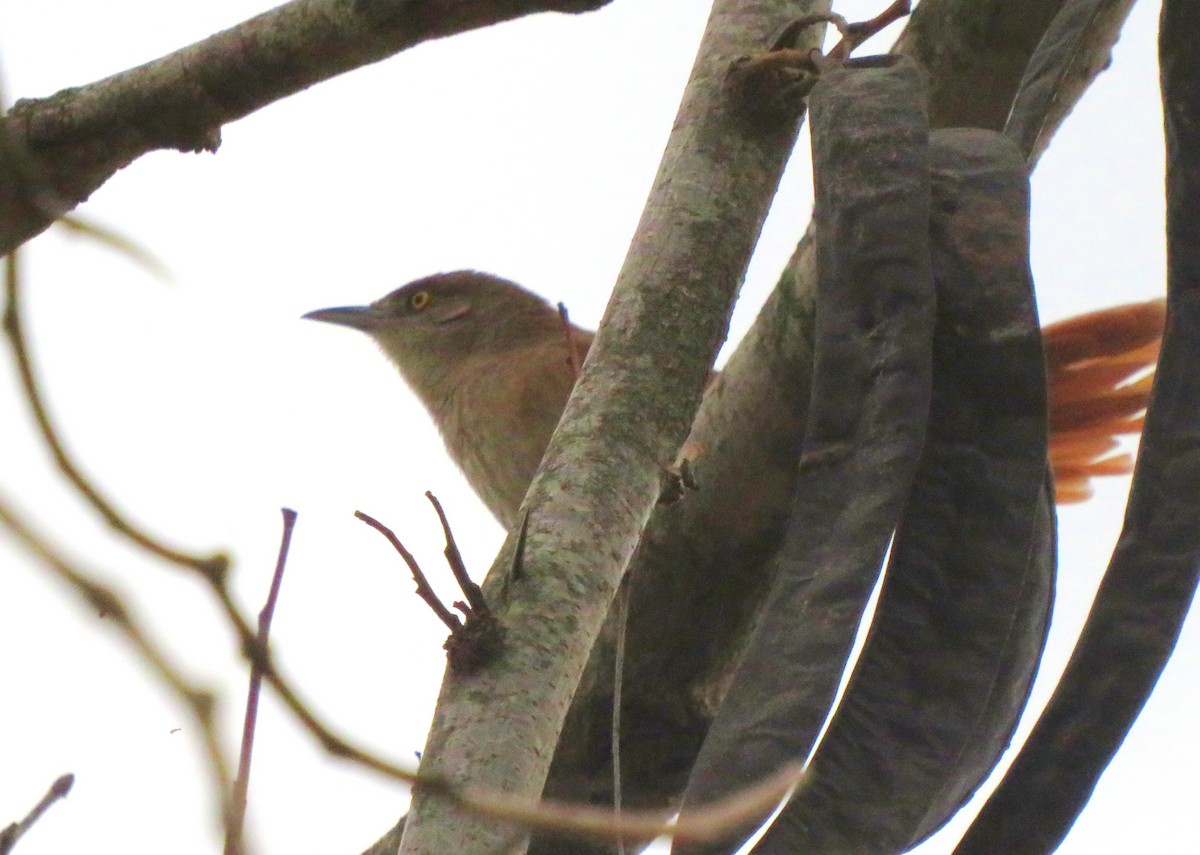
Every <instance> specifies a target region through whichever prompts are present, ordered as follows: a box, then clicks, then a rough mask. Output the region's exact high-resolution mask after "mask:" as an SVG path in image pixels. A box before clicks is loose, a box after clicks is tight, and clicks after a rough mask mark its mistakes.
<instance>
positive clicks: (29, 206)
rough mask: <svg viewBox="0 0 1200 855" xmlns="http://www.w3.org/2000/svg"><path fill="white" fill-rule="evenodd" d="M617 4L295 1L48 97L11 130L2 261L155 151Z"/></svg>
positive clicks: (216, 135)
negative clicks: (422, 48) (268, 110)
mask: <svg viewBox="0 0 1200 855" xmlns="http://www.w3.org/2000/svg"><path fill="white" fill-rule="evenodd" d="M608 2H610V0H475V2H471V3H461V2H453V0H293V2H291V3H287V4H285V5H283V6H280V7H278V8H276V9H272V10H271V11H269V12H264V13H263V14H261V15H258V16H257V17H254V18H251V19H250V20H248V21H244V22H243V23H241V24H238V25H237V26H235V27H231V28H230V29H228V30H224V31H223V32H220V33H216V34H214V35H212V36H209V37H208V38H206V39H204V40H202V41H199V42H196V43H195V44H193V45H190V46H188V47H185V48H182V49H180V50H177V51H175V52H174V53H172V54H168V55H167V56H164V57H162V58H160V59H156V60H154V61H153V62H148V63H146V64H145V65H142V66H139V67H137V68H132V69H129V70H128V71H123V72H121V73H119V74H114V75H113V76H112V77H108V78H105V79H104V80H99V81H97V82H95V83H91V84H88V85H86V86H80V87H75V88H71V89H64V90H63V91H61V92H59V93H57V94H56V95H52V96H50V97H49V98H39V99H33V100H21V101H18V102H17V103H16V105H15V106H14V107H13V108H12V110H11V111H10V112H9V114H8V117H7V122H6V124H7V126H8V127H7V130H6V131H3V129H0V141H2V142H3V143H4V145H0V254H3V253H6V252H8V251H9V250H10V249H12V248H13V247H15V246H18V245H20V244H21V243H22V242H24V241H26V240H28V239H29V238H31V237H33V236H34V235H36V234H38V233H39V232H41V231H42V230H43V229H45V228H46V227H47V226H48V225H50V223H52V222H53V221H54V220H55V219H56V218H58V217H60V216H62V214H64V213H66V212H67V211H69V210H71V209H72V208H74V207H75V206H76V205H78V204H79V203H80V202H82V201H83V200H85V199H86V198H87V197H88V196H89V195H90V194H91V193H92V192H93V191H95V190H96V189H97V188H98V187H99V186H100V185H101V184H103V183H104V182H105V181H107V180H108V179H109V178H110V177H111V176H112V174H113V173H114V172H116V171H117V170H118V169H120V168H122V167H124V166H128V165H129V164H130V163H132V162H133V161H134V160H136V159H137V158H139V157H141V156H142V155H143V154H146V153H147V152H150V151H154V150H156V149H176V150H179V151H195V152H199V151H216V149H217V146H219V145H220V142H221V126H222V125H224V124H225V123H227V122H232V121H234V120H236V119H240V118H242V117H244V116H247V115H249V114H250V113H252V112H254V111H255V110H258V109H260V108H262V107H265V106H267V105H268V104H271V103H273V102H275V101H278V100H279V99H281V98H284V97H286V96H288V95H293V94H295V93H297V92H300V91H302V90H304V89H307V88H308V87H309V86H312V85H313V84H314V83H319V82H320V81H322V80H327V79H329V78H331V77H334V76H336V75H338V74H341V73H343V72H345V71H350V70H351V69H354V68H358V67H360V66H363V65H368V64H370V63H373V62H378V61H379V60H382V59H386V58H387V57H389V56H391V55H393V54H395V53H399V52H400V51H402V50H406V49H407V48H410V47H413V46H414V45H417V44H420V43H421V42H425V41H429V40H430V39H436V38H441V37H443V36H449V35H454V34H455V33H461V32H464V31H466V30H472V29H478V28H480V27H486V26H488V25H490V24H495V23H499V22H501V21H507V20H511V19H513V18H519V17H521V16H523V15H529V14H533V13H535V12H586V11H590V10H593V9H598V8H600V7H602V6H605V5H607V4H608Z"/></svg>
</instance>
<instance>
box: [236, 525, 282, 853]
mask: <svg viewBox="0 0 1200 855" xmlns="http://www.w3.org/2000/svg"><path fill="white" fill-rule="evenodd" d="M295 526H296V512H295V511H293V510H292V509H291V508H284V509H283V536H282V537H281V539H280V542H279V557H278V559H276V561H275V573H274V574H273V575H272V576H271V587H270V590H269V591H268V593H267V601H266V603H265V604H264V605H263V607H262V611H260V612H259V613H258V643H259V644H261V645H262V646H263V647H264V648H266V647H267V641H268V637H269V636H270V633H271V618H272V617H274V615H275V603H276V602H277V601H278V599H279V588H280V586H281V585H282V584H283V571H284V568H285V567H286V566H287V556H288V548H289V547H290V546H291V544H292V530H293V529H294V528H295ZM261 693H262V669H261V668H260V667H259V666H258V665H257V664H256V663H255V662H251V663H250V687H249V689H248V690H247V693H246V715H245V718H244V720H243V723H242V749H241V753H240V754H239V756H238V771H237V777H236V778H235V779H234V781H233V817H232V819H233V822H232V823H231V824H230V826H229V827H228V828H226V829H225V855H237V853H240V852H241V851H242V830H243V828H244V827H245V824H246V800H247V796H248V793H249V791H250V758H251V757H252V756H253V753H254V731H255V727H256V726H257V723H258V698H259V695H260V694H261Z"/></svg>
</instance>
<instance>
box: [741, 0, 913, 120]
mask: <svg viewBox="0 0 1200 855" xmlns="http://www.w3.org/2000/svg"><path fill="white" fill-rule="evenodd" d="M911 11H912V4H911V2H909V0H895V2H893V3H892V4H891V5H890V6H888V8H887V9H885V10H883V11H882V12H880V13H879V14H878V15H876V16H875V17H874V18H871V19H869V20H866V21H856V22H854V23H850V22H848V21H847V20H846V19H845V18H844V17H843V16H842V15H838V14H837V13H830V14H826V15H808V16H806V17H804V18H798V19H796V20H795V21H792V22H791V23H790V24H788V25H787V26H786V27H784V28H783V31H782V32H781V33H780V34H779V35H778V36H777V37H776V38H775V41H774V42H772V44H771V47H770V48H768V49H767V50H766V51H765V52H764V53H761V54H757V55H755V56H742V57H738V58H737V59H736V60H734V61H733V64H732V65H731V66H730V69H729V74H728V76H727V78H726V80H725V85H726V86H727V87H728V88H729V89H730V90H732V91H733V92H735V93H736V97H737V100H738V102H739V104H740V105H741V107H742V108H743V109H744V110H745V111H746V112H747V115H749V116H751V117H752V118H754V119H755V120H756V121H760V122H766V123H769V124H775V123H777V122H780V121H791V120H792V119H793V118H794V117H795V116H796V114H797V113H799V112H801V111H803V110H804V109H805V103H806V99H807V98H808V93H809V92H811V91H812V88H813V86H814V85H816V82H817V78H818V77H819V76H820V74H821V72H822V71H823V70H824V69H826V68H828V67H829V66H831V65H841V64H843V63H845V62H846V61H847V60H848V59H850V54H852V53H853V52H854V51H855V50H856V49H857V48H858V46H859V45H861V44H862V43H863V42H865V41H866V40H867V39H869V38H871V37H872V36H874V35H875V34H877V33H879V32H880V31H881V30H883V29H884V28H885V27H887V26H889V25H890V24H893V23H895V22H896V21H899V20H900V19H901V18H903V17H904V16H906V15H908V14H909V13H910V12H911ZM818 24H833V26H834V27H836V28H837V31H838V32H839V33H841V36H842V38H841V40H840V41H839V42H838V43H837V44H836V45H834V46H833V48H832V49H830V51H829V53H827V54H823V53H821V51H820V50H817V49H811V50H805V49H802V48H799V47H797V46H796V45H797V43H798V42H799V39H800V36H801V35H802V34H803V33H804V31H805V30H807V29H808V28H809V27H813V26H816V25H818Z"/></svg>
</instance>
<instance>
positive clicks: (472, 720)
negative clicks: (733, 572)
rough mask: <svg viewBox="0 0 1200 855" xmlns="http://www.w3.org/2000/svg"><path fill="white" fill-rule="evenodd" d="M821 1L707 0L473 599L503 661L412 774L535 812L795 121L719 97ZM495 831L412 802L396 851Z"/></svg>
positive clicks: (475, 685) (459, 681)
mask: <svg viewBox="0 0 1200 855" xmlns="http://www.w3.org/2000/svg"><path fill="white" fill-rule="evenodd" d="M827 9H828V4H827V3H823V2H771V0H757V1H756V2H745V0H718V2H717V3H716V5H715V7H714V9H713V12H712V15H711V17H710V19H709V25H708V29H707V31H706V33H705V36H704V40H703V42H702V44H701V47H700V51H699V54H698V56H697V60H696V64H695V66H694V68H693V70H692V76H691V79H690V81H689V83H688V86H687V89H686V91H685V93H684V97H683V103H682V105H681V107H680V114H679V116H678V117H677V119H676V122H675V125H674V129H673V131H672V134H671V138H670V140H669V141H668V144H667V150H666V152H665V154H664V157H663V162H662V164H661V166H660V168H659V173H658V177H657V178H656V180H655V184H654V188H653V190H652V191H651V194H650V199H649V201H648V202H647V205H646V209H645V212H644V213H643V216H642V221H641V223H640V224H639V226H638V230H637V233H636V234H635V236H634V239H633V244H632V246H631V248H630V251H629V255H628V256H627V258H626V261H625V266H624V268H623V269H622V271H621V275H620V277H619V278H618V280H617V285H616V288H615V290H614V292H613V296H612V299H611V300H610V302H609V306H608V309H607V311H606V313H605V317H604V320H603V322H602V323H601V325H600V330H599V332H598V333H597V336H596V340H595V343H594V344H593V345H592V348H591V351H590V352H589V355H588V358H587V361H586V363H585V365H584V367H583V373H582V375H581V376H580V379H579V383H578V385H577V386H576V387H575V392H574V393H573V394H572V396H571V399H570V401H569V402H568V404H567V409H566V413H565V414H564V416H563V420H562V422H561V423H560V424H559V427H558V429H557V430H556V431H555V434H554V437H553V439H552V440H551V442H550V447H549V449H548V450H547V452H546V457H545V459H544V461H543V463H542V466H541V469H540V470H539V472H538V475H537V476H536V477H535V479H534V482H533V485H532V486H531V488H530V492H529V495H528V497H527V499H526V504H525V507H526V509H527V513H528V515H529V517H528V537H527V542H526V552H525V555H524V559H523V567H524V571H523V573H522V574H521V576H520V578H517V579H513V578H510V577H508V576H507V575H506V573H505V571H506V570H507V568H508V567H509V566H510V563H511V562H510V560H509V556H508V553H509V552H510V550H511V549H512V548H513V541H514V538H513V537H512V536H510V539H509V544H508V546H507V548H506V549H505V550H504V551H503V553H502V556H501V558H500V559H499V560H498V561H497V563H496V565H495V566H494V568H493V571H492V573H491V574H490V575H489V578H488V582H487V584H486V586H485V588H486V592H487V595H488V599H489V602H491V603H492V604H493V608H495V609H497V610H498V611H499V612H500V616H501V619H502V620H503V622H504V625H505V630H506V639H507V643H506V647H505V651H504V653H503V654H502V655H501V657H500V658H499V659H498V660H497V661H496V662H495V663H494V664H493V665H492V666H491V667H489V668H488V669H486V670H485V671H483V672H481V673H480V674H478V675H476V676H474V677H465V678H464V677H461V676H459V675H456V674H448V675H447V678H446V680H445V682H444V683H443V686H442V695H441V698H440V701H439V705H438V710H437V713H436V715H435V719H434V724H433V728H432V730H431V732H430V736H429V741H428V742H427V744H426V750H425V754H424V756H423V758H422V764H421V765H422V773H423V774H424V773H429V774H432V775H434V776H438V777H443V776H444V777H446V778H448V779H451V780H455V781H461V782H463V783H465V784H467V785H471V786H482V787H491V788H504V789H506V790H508V791H509V792H512V793H514V794H518V795H520V794H524V795H526V796H527V797H528V798H529V799H531V800H533V799H536V798H537V797H538V796H539V795H540V793H541V790H542V784H543V782H544V780H545V776H546V773H547V770H548V767H549V761H550V757H551V754H552V751H553V747H554V745H555V742H556V741H557V738H558V734H559V731H560V728H561V726H562V721H563V717H564V716H565V715H566V712H567V706H568V704H569V702H570V699H571V697H572V695H573V694H574V692H575V688H576V685H577V683H578V681H579V677H580V674H581V673H582V671H583V668H584V665H585V664H586V662H587V658H588V654H589V652H590V650H591V648H592V646H593V644H594V641H595V638H596V635H597V633H598V632H599V630H600V627H601V623H602V622H603V619H604V615H605V612H606V610H607V608H608V606H609V603H610V602H611V601H612V598H613V595H614V593H615V592H616V589H617V584H618V582H619V581H620V579H621V575H622V574H623V572H624V571H625V568H626V565H627V564H628V562H629V560H630V558H631V557H632V554H633V551H634V549H635V547H636V545H637V543H638V540H639V537H640V535H641V530H642V528H643V526H644V525H645V523H646V520H647V519H648V518H649V515H650V512H651V511H652V509H653V508H654V506H655V504H656V502H657V499H658V496H659V493H660V490H661V480H662V474H663V472H664V470H665V469H666V467H667V466H668V464H670V462H671V460H672V459H673V458H674V456H675V454H676V451H677V449H678V448H679V446H680V444H681V443H682V441H683V439H684V437H685V435H686V433H687V429H688V426H689V425H690V424H691V422H692V418H693V416H694V414H695V409H696V406H697V405H698V404H699V399H700V394H701V391H702V389H703V387H704V384H705V381H706V379H707V376H708V372H709V369H710V366H711V365H712V360H713V358H714V357H715V355H716V352H717V349H718V347H719V346H720V344H721V341H722V340H723V338H724V336H725V334H726V330H727V326H728V321H729V314H730V312H731V310H732V306H733V300H734V297H735V295H736V293H737V288H738V286H739V285H740V284H741V281H742V278H743V276H744V274H745V270H746V265H747V263H748V261H749V258H750V253H751V250H752V249H753V247H754V244H755V242H756V240H757V238H758V233H759V230H760V229H761V226H762V222H763V220H764V219H765V217H766V213H767V209H768V207H769V206H770V202H771V198H772V196H773V195H774V192H775V188H776V185H777V184H778V180H779V177H780V175H781V174H782V171H783V167H784V164H785V162H786V160H787V157H788V155H789V153H790V152H791V149H792V147H793V145H794V142H795V135H796V130H797V125H798V122H797V120H796V119H795V118H793V119H790V120H781V121H777V122H773V123H761V122H754V121H749V120H748V119H747V115H746V110H745V105H744V104H743V103H742V102H741V100H740V99H738V98H736V97H734V95H733V94H732V93H731V90H730V88H729V87H728V86H727V85H726V80H727V76H728V72H729V69H730V67H731V64H732V62H733V61H734V60H735V59H736V58H737V57H739V56H741V55H745V54H752V53H755V52H757V51H760V50H761V49H762V48H763V47H764V46H765V45H767V44H769V43H770V39H771V37H772V36H773V35H774V34H776V33H777V32H779V31H780V30H781V29H782V27H783V25H784V24H786V23H787V22H788V21H789V20H790V19H793V18H796V17H799V16H801V15H804V14H811V13H813V12H817V11H821V12H823V11H827ZM506 835H507V830H506V829H504V828H497V827H496V826H494V825H491V824H488V823H482V822H479V821H475V820H472V819H469V818H467V817H464V816H463V815H462V814H461V813H459V812H457V811H455V810H453V808H452V807H451V806H448V805H446V804H445V803H444V802H439V801H438V800H437V799H436V798H432V797H430V796H429V795H427V794H425V793H423V792H422V790H421V788H420V786H418V787H417V788H415V792H414V800H413V808H412V812H411V813H410V815H409V819H408V824H407V827H406V829H405V831H404V838H403V842H402V844H401V851H402V852H406V853H434V852H436V853H443V852H455V853H462V855H472V853H490V852H493V851H495V847H496V846H498V845H499V844H501V843H503V842H504V841H505V839H506Z"/></svg>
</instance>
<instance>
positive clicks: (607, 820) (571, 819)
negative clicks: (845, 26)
mask: <svg viewBox="0 0 1200 855" xmlns="http://www.w3.org/2000/svg"><path fill="white" fill-rule="evenodd" d="M0 523H2V524H3V525H4V526H6V527H7V528H8V529H9V530H10V531H11V532H12V533H13V534H14V536H15V537H16V539H17V540H18V541H19V542H20V543H21V544H22V545H23V546H25V548H27V549H28V550H29V551H30V552H32V553H33V554H34V555H35V556H36V557H37V558H38V559H39V560H41V561H42V562H43V563H44V564H45V565H46V566H48V567H49V568H50V569H51V570H53V571H54V573H55V574H56V575H57V576H58V577H59V578H60V579H62V580H63V581H64V582H66V583H67V584H68V585H69V586H70V587H71V588H72V589H73V590H74V591H75V592H76V593H77V594H79V595H80V596H81V597H82V598H83V599H84V600H85V601H86V602H87V603H88V604H89V605H90V606H91V607H92V608H93V609H94V610H97V611H103V612H104V613H105V614H106V615H107V618H108V621H109V622H110V623H111V625H113V626H115V627H116V628H117V629H118V631H119V632H121V634H122V635H124V636H125V638H126V641H127V642H129V643H130V645H131V646H132V647H133V648H134V650H135V651H136V652H137V654H138V656H139V657H140V658H141V659H142V661H143V662H145V663H146V664H147V665H148V666H149V667H150V670H151V671H152V672H153V673H154V674H155V675H156V676H157V677H158V679H159V680H161V681H162V683H164V684H165V685H166V686H167V687H168V688H170V689H171V691H172V692H174V694H175V695H176V696H177V697H178V698H179V699H180V700H181V701H182V702H183V703H184V705H185V706H186V707H187V708H188V710H189V712H190V713H191V714H192V716H193V718H194V719H195V721H196V724H197V726H198V729H199V731H200V733H201V735H202V739H203V743H204V748H205V753H206V756H207V758H208V766H209V769H210V772H211V775H212V777H213V779H214V790H215V791H216V792H217V793H219V794H220V796H221V817H222V823H223V825H224V827H225V828H226V829H228V828H230V827H231V824H232V821H233V820H232V817H233V809H232V802H231V800H230V798H229V789H228V786H227V784H228V780H229V778H228V770H227V768H226V765H225V761H224V758H223V756H222V754H221V750H220V743H219V739H218V736H217V731H216V724H215V719H214V715H213V707H214V704H213V698H212V696H211V695H210V694H209V693H208V692H206V691H204V690H201V689H199V688H196V687H195V686H193V685H192V684H191V683H190V682H188V680H187V679H186V678H185V677H183V676H182V674H180V672H179V671H178V670H177V669H176V668H175V667H174V666H173V665H172V664H171V662H170V661H169V659H168V658H167V657H166V655H165V654H164V653H163V652H162V651H161V650H160V649H159V648H158V646H157V645H155V644H154V642H152V641H151V640H150V638H149V636H148V634H147V633H146V632H145V631H144V630H143V629H142V626H141V623H140V621H138V620H137V619H136V618H134V616H133V614H132V612H130V610H129V609H128V608H127V607H126V605H125V602H124V600H123V599H122V598H121V597H120V596H119V595H117V594H116V593H115V592H113V591H112V590H110V589H109V588H107V587H105V586H103V585H101V584H99V583H98V582H95V581H94V580H93V579H92V578H91V576H90V574H85V573H84V572H82V571H80V570H79V569H77V568H76V567H75V566H73V565H72V564H71V563H70V562H68V561H67V560H66V559H65V558H63V557H62V556H61V555H60V554H59V553H58V552H57V551H56V550H55V549H53V548H52V547H51V546H50V545H49V544H48V543H47V542H46V541H45V540H44V539H43V538H42V537H41V536H40V535H37V534H35V533H34V532H33V530H32V529H31V528H30V527H29V526H28V525H26V524H25V523H24V522H23V521H22V520H21V519H20V518H19V517H18V516H17V515H16V514H15V512H13V511H12V510H11V509H10V507H9V506H8V504H7V503H6V502H5V501H4V500H3V498H2V497H0ZM205 578H208V579H210V582H211V584H212V586H213V591H214V592H215V594H216V596H217V599H218V601H219V602H220V604H221V605H222V607H223V610H224V612H225V614H226V616H227V618H228V619H229V622H230V624H231V625H232V626H233V628H234V629H235V631H236V632H237V634H238V636H239V638H240V641H241V644H242V647H243V651H244V653H245V655H246V656H247V657H248V658H249V659H250V661H251V662H252V663H253V664H256V665H257V666H258V667H259V668H260V669H261V671H262V677H263V679H264V680H265V681H266V682H267V683H268V684H269V685H270V686H271V687H272V688H273V689H274V690H275V691H276V693H277V694H278V695H279V698H280V699H281V700H282V701H283V703H284V705H285V706H286V707H287V708H288V709H289V710H291V712H292V713H293V714H294V715H295V716H296V718H297V720H298V721H300V723H301V724H302V725H303V726H304V727H305V729H306V730H308V732H309V733H310V734H311V735H312V736H313V737H314V738H316V739H317V741H318V742H319V743H320V744H321V746H322V747H323V748H324V749H325V750H326V751H327V752H328V753H330V754H331V755H333V756H335V757H341V758H343V759H347V760H350V761H352V762H355V763H357V764H358V765H360V766H362V767H364V768H367V769H371V770H373V771H375V772H378V773H380V774H382V775H384V776H385V777H388V778H390V779H392V780H396V781H400V782H404V783H409V784H419V785H420V786H421V787H422V788H424V789H426V790H427V791H428V792H433V793H437V794H439V795H440V796H442V797H443V798H446V799H449V800H450V801H452V802H453V803H454V804H456V805H457V806H458V807H459V808H461V809H462V810H464V811H468V812H471V813H474V814H477V815H479V816H484V817H490V818H492V819H495V820H498V821H503V822H509V823H517V824H520V825H524V826H526V827H529V828H540V829H546V830H549V831H558V832H564V833H572V834H582V835H590V836H594V837H601V838H604V839H609V840H616V839H619V838H621V837H626V838H630V837H640V838H647V837H657V836H660V835H663V834H673V835H675V836H676V837H680V838H686V839H708V838H711V837H713V836H714V835H718V834H720V833H721V832H723V831H724V830H726V829H728V828H730V827H733V826H734V825H737V824H738V823H740V822H743V821H745V820H746V819H748V818H749V817H751V816H756V815H760V814H761V813H762V812H763V810H764V809H765V808H766V807H769V806H770V805H773V804H775V803H776V802H778V800H779V799H780V798H782V797H783V796H784V795H785V794H786V793H787V791H788V790H790V789H791V788H792V787H794V786H796V784H797V783H798V782H799V781H800V779H801V773H802V769H801V767H800V766H798V765H791V766H788V767H786V768H785V769H783V770H781V771H780V772H779V773H777V774H776V775H774V776H772V777H771V778H769V779H767V780H765V781H762V782H760V783H758V784H755V785H753V786H751V787H748V788H747V789H745V790H742V791H740V792H738V793H735V794H734V795H732V796H730V797H728V798H726V799H722V800H721V801H718V802H712V803H710V804H705V805H698V806H697V808H696V811H695V814H694V815H693V817H692V818H690V819H688V820H686V821H684V822H678V821H672V815H671V814H670V813H669V812H662V811H630V812H627V813H625V814H623V815H622V816H621V817H620V818H619V819H618V818H615V817H614V816H613V814H612V811H611V810H607V809H604V808H596V807H591V806H586V805H575V804H566V803H562V802H553V801H546V802H541V803H536V804H530V803H529V802H527V801H524V800H522V799H518V798H514V797H513V796H511V795H507V794H504V793H498V792H493V791H464V790H463V789H462V788H460V787H458V786H456V785H454V784H452V783H450V782H448V781H446V780H443V779H441V778H436V777H432V776H425V775H418V774H417V773H415V772H413V771H411V770H409V769H405V768H403V767H401V766H399V765H398V764H395V763H392V762H390V761H388V760H385V759H383V758H381V757H378V756H376V755H374V754H372V753H371V752H369V751H366V750H365V749H362V748H359V747H357V746H355V745H354V744H352V743H351V742H350V741H349V740H348V739H346V738H344V737H342V736H339V735H338V734H337V733H335V732H334V730H333V729H332V728H331V727H330V726H329V725H327V724H326V723H325V722H323V721H321V720H320V719H319V718H318V717H317V715H316V714H315V713H313V712H312V710H311V709H310V708H309V707H308V705H306V704H305V703H304V702H303V701H301V700H300V699H299V697H298V695H297V693H296V692H295V690H294V689H293V688H292V687H291V685H290V683H289V682H288V681H287V680H285V679H284V678H283V677H282V676H281V675H280V674H279V672H278V669H277V667H276V665H275V663H274V661H273V660H272V658H271V656H270V653H269V651H268V650H267V648H266V647H265V646H264V645H262V644H261V643H260V642H259V639H258V636H257V634H256V632H255V631H254V629H252V628H251V626H250V624H249V622H247V621H246V620H245V618H243V617H242V615H241V613H240V612H239V611H238V609H237V606H236V605H235V604H234V602H233V600H232V598H231V596H230V594H229V591H228V590H227V589H225V588H224V587H223V586H222V585H220V584H217V583H216V582H215V581H212V577H208V576H206V577H205Z"/></svg>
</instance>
